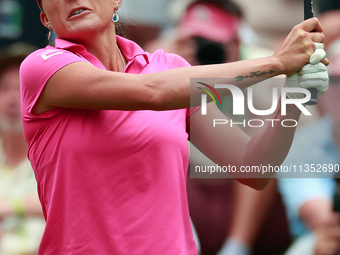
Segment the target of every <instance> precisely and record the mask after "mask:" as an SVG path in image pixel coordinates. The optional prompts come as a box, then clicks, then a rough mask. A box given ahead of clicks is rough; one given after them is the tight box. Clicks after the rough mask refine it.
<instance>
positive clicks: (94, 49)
mask: <svg viewBox="0 0 340 255" xmlns="http://www.w3.org/2000/svg"><path fill="white" fill-rule="evenodd" d="M114 25H115V24H114V23H112V25H110V26H109V27H108V28H107V29H106V30H105V31H104V32H102V33H96V34H94V35H87V36H86V39H85V40H81V41H78V42H77V43H79V44H82V45H83V46H84V47H85V48H86V50H87V51H88V52H90V53H91V54H92V55H94V56H95V57H96V58H97V59H98V60H99V61H100V62H101V63H102V64H103V65H104V66H105V68H106V69H107V70H110V71H116V72H122V71H123V70H124V68H125V63H124V62H125V58H124V59H122V57H121V56H120V53H119V50H118V48H117V40H116V32H115V28H114Z"/></svg>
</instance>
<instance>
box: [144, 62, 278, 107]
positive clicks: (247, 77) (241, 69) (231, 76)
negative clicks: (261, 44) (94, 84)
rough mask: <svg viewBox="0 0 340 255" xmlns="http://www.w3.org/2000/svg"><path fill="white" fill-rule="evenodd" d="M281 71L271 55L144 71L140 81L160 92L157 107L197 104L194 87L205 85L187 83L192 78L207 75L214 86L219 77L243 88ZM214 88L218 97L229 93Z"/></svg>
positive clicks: (196, 91)
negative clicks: (229, 61) (146, 72)
mask: <svg viewBox="0 0 340 255" xmlns="http://www.w3.org/2000/svg"><path fill="white" fill-rule="evenodd" d="M282 73H283V69H282V67H280V64H279V61H278V60H277V59H276V58H275V57H267V58H261V59H252V60H244V61H238V62H233V63H226V64H218V65H206V66H192V67H183V68H177V69H172V70H168V71H165V72H160V73H155V74H148V75H146V76H145V77H144V79H143V81H144V86H145V87H153V88H155V90H157V91H158V94H160V95H162V96H161V100H160V101H159V102H160V104H159V106H158V107H159V108H161V109H162V108H164V109H169V108H170V109H171V108H177V107H179V108H180V107H186V108H188V107H190V106H191V107H192V106H198V105H200V103H201V92H202V91H201V90H198V89H197V87H201V88H205V87H204V86H203V85H200V84H198V83H195V84H192V86H189V84H190V79H192V78H200V79H206V78H209V82H208V85H211V86H214V84H215V83H216V82H215V81H218V83H221V79H222V81H223V79H225V83H227V84H233V85H235V86H237V87H239V88H241V89H243V88H245V87H247V86H250V85H253V84H255V83H257V82H259V81H260V79H267V78H271V77H274V76H277V75H280V74H282ZM216 90H217V92H218V94H219V95H220V96H222V97H223V96H228V95H230V91H229V90H226V89H216ZM179 95H182V97H179ZM189 98H190V101H191V105H190V104H189V100H188V99H189ZM161 109H160V110H161Z"/></svg>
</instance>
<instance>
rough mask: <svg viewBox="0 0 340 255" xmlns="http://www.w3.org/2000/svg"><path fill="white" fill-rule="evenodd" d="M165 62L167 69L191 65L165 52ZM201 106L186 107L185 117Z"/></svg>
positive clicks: (179, 57)
mask: <svg viewBox="0 0 340 255" xmlns="http://www.w3.org/2000/svg"><path fill="white" fill-rule="evenodd" d="M166 63H167V65H168V67H169V69H173V68H179V67H188V66H191V65H190V64H189V63H188V61H186V60H185V59H184V58H182V57H181V56H178V55H176V54H173V53H166ZM200 108H201V106H196V107H191V108H188V109H187V115H186V117H187V118H188V117H190V115H191V114H193V113H194V112H196V111H197V110H199V109H200Z"/></svg>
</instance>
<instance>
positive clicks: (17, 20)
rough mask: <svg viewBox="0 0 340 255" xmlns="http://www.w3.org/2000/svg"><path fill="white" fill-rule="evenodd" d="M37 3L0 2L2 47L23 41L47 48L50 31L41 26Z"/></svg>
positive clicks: (18, 0) (21, 1) (12, 0)
mask: <svg viewBox="0 0 340 255" xmlns="http://www.w3.org/2000/svg"><path fill="white" fill-rule="evenodd" d="M39 14H40V10H39V8H38V6H37V4H36V3H35V1H28V0H0V47H4V46H8V45H10V44H12V43H14V42H16V41H23V42H27V43H30V44H33V45H35V46H36V47H45V46H46V44H47V34H48V30H47V28H45V27H44V26H43V25H41V22H40V18H39Z"/></svg>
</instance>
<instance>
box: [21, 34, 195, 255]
mask: <svg viewBox="0 0 340 255" xmlns="http://www.w3.org/2000/svg"><path fill="white" fill-rule="evenodd" d="M117 42H118V44H119V47H120V48H121V50H122V53H123V54H124V56H125V57H126V59H127V61H128V64H127V66H126V68H125V70H124V72H126V73H135V74H146V73H154V72H160V71H164V70H168V69H172V68H177V67H183V66H188V63H187V62H186V61H185V60H183V59H182V58H180V57H178V56H176V55H173V54H166V53H164V52H163V51H161V50H159V51H156V52H155V53H153V54H150V53H146V52H144V51H143V50H142V49H141V48H140V47H139V46H138V45H136V44H135V43H133V42H131V41H129V40H126V39H124V38H122V37H119V36H117ZM79 61H80V62H89V64H92V65H94V66H96V67H97V68H101V69H105V67H104V66H103V65H102V64H101V63H100V62H99V60H98V59H96V58H95V57H94V56H93V55H91V54H90V53H89V52H87V51H86V49H85V48H84V47H83V46H81V45H76V44H73V43H70V42H68V41H65V40H61V39H56V47H55V48H54V47H51V46H47V47H46V48H45V49H40V50H37V51H35V52H34V53H32V54H31V55H30V56H28V57H27V58H26V60H25V61H24V62H23V63H22V65H21V70H20V75H21V100H22V101H21V102H22V116H23V126H24V135H25V138H26V141H27V144H28V146H29V152H28V157H29V159H30V161H31V164H32V166H33V169H34V171H35V174H36V178H37V183H38V191H39V197H40V201H41V204H42V208H43V211H44V215H45V219H46V230H45V233H44V236H43V238H42V241H41V245H40V249H39V253H38V254H39V255H71V254H72V255H78V254H79V255H86V254H89V255H96V254H98V255H113V254H114V255H126V254H129V255H133V254H136V255H142V254H148V255H153V254H155V255H165V254H166V255H181V254H183V255H189V254H197V251H196V246H195V243H194V239H193V235H192V230H191V226H190V219H189V210H188V203H187V196H186V173H187V168H188V145H187V138H188V134H187V132H186V118H187V116H188V110H187V109H182V110H174V111H116V110H106V111H98V110H79V109H69V108H56V109H53V110H51V111H48V112H46V113H44V114H42V115H40V116H35V115H33V114H32V107H33V106H34V104H35V103H36V101H37V98H38V97H39V95H40V94H41V92H42V90H43V88H44V86H45V84H46V82H47V81H48V79H49V78H50V77H51V76H52V75H53V74H54V73H55V72H57V71H58V70H59V69H60V68H62V67H64V66H66V65H68V64H70V63H73V62H79ZM112 83H113V84H114V81H112Z"/></svg>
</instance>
